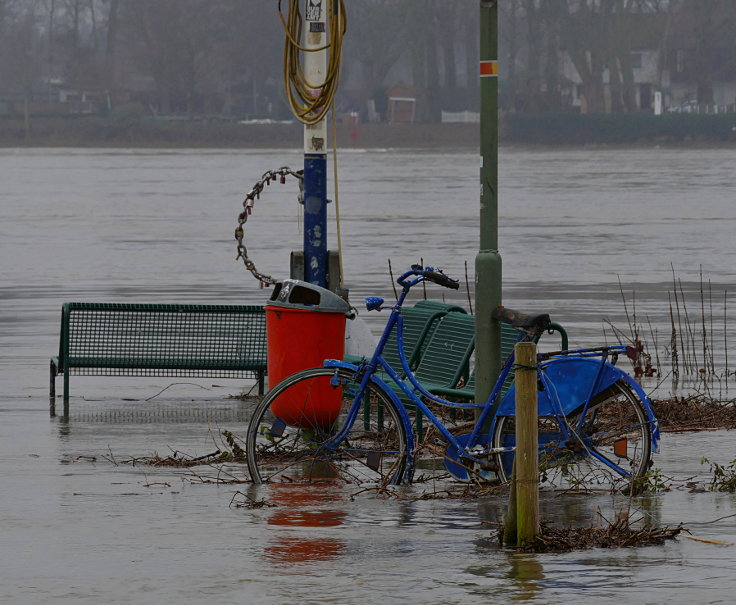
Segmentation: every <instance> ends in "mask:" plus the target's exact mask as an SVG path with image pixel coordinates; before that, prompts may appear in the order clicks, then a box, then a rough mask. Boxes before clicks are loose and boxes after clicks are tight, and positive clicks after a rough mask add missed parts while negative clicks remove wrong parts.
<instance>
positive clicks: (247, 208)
mask: <svg viewBox="0 0 736 605" xmlns="http://www.w3.org/2000/svg"><path fill="white" fill-rule="evenodd" d="M287 176H293V177H295V178H297V179H298V180H299V200H300V201H301V200H302V199H303V197H304V171H303V170H297V171H294V170H292V169H291V168H289V167H288V166H282V167H281V168H279V169H277V170H268V171H266V172H264V173H263V176H262V177H261V179H260V180H259V181H258V182H256V184H255V185H253V188H252V189H251V190H250V191H249V192H248V194H247V195H246V196H245V199H244V200H243V211H242V212H241V213H240V214H239V215H238V226H237V228H236V229H235V240H236V241H237V242H238V255H237V256H236V257H235V260H238V259H239V258H242V259H243V264H244V265H245V268H246V269H247V270H248V271H250V272H251V273H252V274H253V277H255V278H256V279H257V280H258V281H259V282H261V285H262V286H263V285H264V284H265V285H273V284H275V283H276V280H275V279H274V278H273V277H271V276H270V275H266V274H265V273H261V272H259V271H258V269H256V265H255V263H254V262H253V261H252V260H251V259H250V258H249V257H248V249H247V248H246V247H245V244H244V243H243V238H244V237H245V223H246V221H247V220H248V217H249V216H250V215H251V213H252V212H253V208H254V206H255V203H256V200H257V199H260V197H261V192H262V191H263V189H264V188H266V187H268V186H269V185H270V184H271V182H272V181H276V180H277V179H278V181H279V183H281V184H282V185H283V184H284V183H285V182H286V177H287Z"/></svg>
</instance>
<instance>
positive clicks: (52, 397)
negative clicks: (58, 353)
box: [49, 361, 56, 418]
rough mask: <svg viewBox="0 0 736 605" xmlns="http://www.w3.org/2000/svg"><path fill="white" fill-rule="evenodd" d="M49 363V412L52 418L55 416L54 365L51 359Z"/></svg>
mask: <svg viewBox="0 0 736 605" xmlns="http://www.w3.org/2000/svg"><path fill="white" fill-rule="evenodd" d="M50 365H51V368H50V374H51V376H50V378H51V382H50V383H49V414H50V415H51V417H52V418H53V417H54V416H56V366H55V365H54V362H53V361H52V362H51V364H50Z"/></svg>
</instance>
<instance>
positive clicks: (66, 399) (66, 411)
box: [64, 368, 69, 420]
mask: <svg viewBox="0 0 736 605" xmlns="http://www.w3.org/2000/svg"><path fill="white" fill-rule="evenodd" d="M64 418H66V419H67V420H68V419H69V372H68V371H67V369H66V368H64Z"/></svg>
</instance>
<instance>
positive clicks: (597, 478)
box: [493, 381, 652, 490]
mask: <svg viewBox="0 0 736 605" xmlns="http://www.w3.org/2000/svg"><path fill="white" fill-rule="evenodd" d="M581 414H582V410H578V411H576V412H573V413H572V414H570V415H568V416H567V417H565V418H562V419H560V418H558V417H549V416H545V417H540V418H539V420H538V426H539V429H538V436H539V472H540V482H541V483H542V484H543V485H545V486H548V487H551V488H553V489H563V490H618V489H620V490H626V489H627V488H628V487H629V485H631V483H632V482H635V481H636V480H637V479H640V478H641V477H642V476H643V475H644V474H645V473H646V471H647V469H648V468H649V466H650V461H651V448H652V436H651V428H650V426H649V422H648V420H647V414H646V411H645V408H644V404H643V403H642V401H641V400H640V399H639V397H638V395H637V394H636V393H635V392H634V391H633V390H632V389H631V388H630V387H629V386H628V385H627V384H626V383H625V382H623V381H619V382H617V383H614V384H612V385H611V386H610V387H608V388H607V389H606V390H604V391H602V392H601V393H599V394H598V395H596V396H595V397H594V398H593V400H592V401H591V405H590V406H589V407H588V410H587V411H586V413H585V417H584V418H581ZM515 428H516V423H515V418H514V416H503V417H499V418H498V419H497V422H496V426H495V430H494V433H493V446H494V447H495V448H512V447H513V446H514V444H515V441H516V438H515ZM513 459H514V453H513V451H506V452H502V453H500V454H497V463H498V466H499V468H500V470H499V471H498V473H499V478H500V479H501V480H502V481H506V480H508V479H509V478H510V476H511V469H512V466H513Z"/></svg>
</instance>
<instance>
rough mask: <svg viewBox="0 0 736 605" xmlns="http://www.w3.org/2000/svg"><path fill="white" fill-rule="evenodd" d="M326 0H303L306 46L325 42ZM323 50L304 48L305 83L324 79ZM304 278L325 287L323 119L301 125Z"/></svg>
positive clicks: (325, 168)
mask: <svg viewBox="0 0 736 605" xmlns="http://www.w3.org/2000/svg"><path fill="white" fill-rule="evenodd" d="M327 1H328V0H305V4H306V7H305V16H306V24H307V27H306V32H305V40H304V46H305V48H306V49H311V48H321V47H323V46H325V42H326V37H327V36H326V33H325V30H326V23H327ZM326 72H327V50H326V49H324V50H319V51H313V52H306V53H305V56H304V75H305V77H306V80H307V82H308V83H310V84H312V85H315V84H319V83H322V82H324V80H325V74H326ZM304 280H305V281H307V282H309V283H312V284H316V285H318V286H322V287H323V288H326V287H327V122H326V120H324V119H322V120H320V121H319V122H317V123H316V124H305V125H304Z"/></svg>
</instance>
